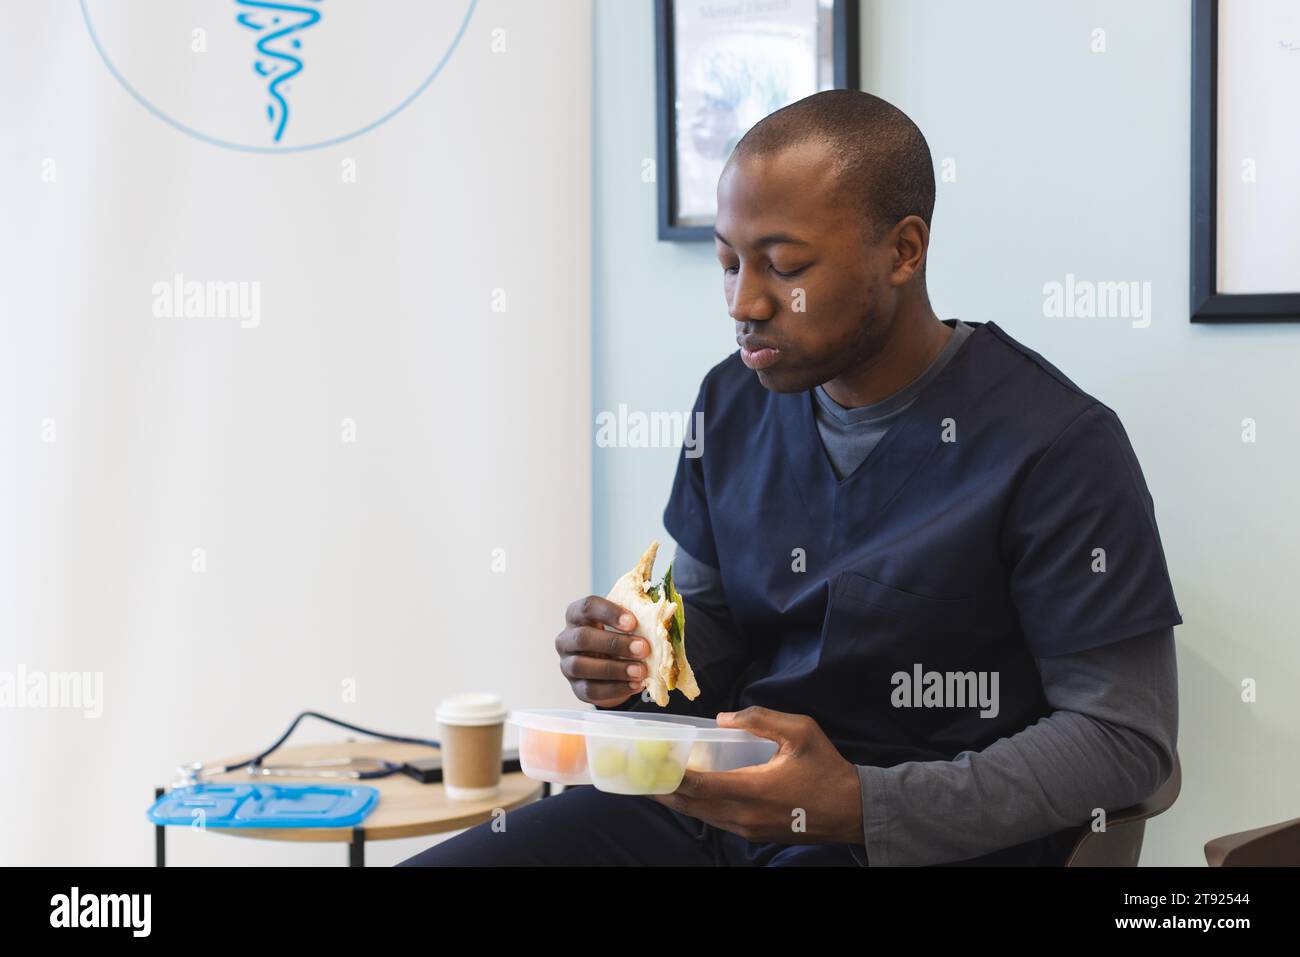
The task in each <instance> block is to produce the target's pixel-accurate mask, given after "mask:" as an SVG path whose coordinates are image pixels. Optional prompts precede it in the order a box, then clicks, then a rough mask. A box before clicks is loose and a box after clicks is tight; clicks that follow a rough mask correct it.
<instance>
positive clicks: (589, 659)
mask: <svg viewBox="0 0 1300 957" xmlns="http://www.w3.org/2000/svg"><path fill="white" fill-rule="evenodd" d="M564 622H565V625H566V627H565V629H564V631H562V632H560V633H559V634H558V635H556V636H555V650H556V651H557V652H559V654H560V671H561V672H562V673H563V675H564V677H566V678H568V679H569V684H570V686H571V687H572V688H573V693H574V694H575V695H577V696H578V700H580V701H588V702H590V703H591V704H594V705H595V706H596V707H598V708H613V707H615V706H617V705H620V704H622V703H623V702H624V701H626V700H627V699H628V698H630V697H632V695H633V694H635V693H636V692H638V691H640V690H641V688H642V686H643V685H644V684H645V677H646V664H645V660H644V659H645V657H646V656H647V655H649V654H650V643H649V642H647V641H646V640H645V639H644V638H640V637H637V636H635V635H628V634H620V632H630V631H632V630H633V629H634V628H636V618H635V617H634V616H633V615H632V613H631V612H630V611H628V610H627V609H626V608H623V607H622V606H620V605H616V604H614V603H613V602H612V601H606V600H605V599H604V598H599V597H597V596H595V595H588V596H587V597H586V598H579V599H578V600H577V601H575V602H574V603H573V604H571V605H570V606H569V607H568V608H567V609H566V610H565V612H564Z"/></svg>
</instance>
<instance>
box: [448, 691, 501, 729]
mask: <svg viewBox="0 0 1300 957" xmlns="http://www.w3.org/2000/svg"><path fill="white" fill-rule="evenodd" d="M437 717H438V720H439V721H441V722H442V723H443V724H459V725H478V724H499V723H501V722H502V721H504V720H505V718H506V707H505V704H504V703H502V701H501V698H500V697H499V696H498V695H494V694H479V693H475V694H459V695H454V696H453V697H450V698H446V699H444V700H443V702H442V704H440V705H438V712H437Z"/></svg>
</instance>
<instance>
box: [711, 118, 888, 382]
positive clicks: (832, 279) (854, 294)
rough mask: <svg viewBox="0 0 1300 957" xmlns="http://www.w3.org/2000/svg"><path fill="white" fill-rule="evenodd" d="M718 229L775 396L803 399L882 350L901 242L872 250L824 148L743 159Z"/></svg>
mask: <svg viewBox="0 0 1300 957" xmlns="http://www.w3.org/2000/svg"><path fill="white" fill-rule="evenodd" d="M716 230H717V238H715V240H714V243H715V246H716V250H717V255H718V261H719V262H720V263H721V264H722V268H723V289H724V291H725V293H726V298H727V311H728V312H729V313H730V315H731V318H732V319H734V320H735V321H736V340H737V342H738V343H739V345H740V346H741V358H742V359H743V360H744V362H745V364H746V365H747V366H749V367H750V368H751V369H754V370H755V371H756V372H757V373H758V379H759V382H761V383H762V384H763V385H764V386H765V387H766V388H768V389H771V390H772V391H774V392H801V391H803V390H805V389H810V388H812V387H813V386H815V385H820V384H822V383H824V382H829V381H830V380H832V379H835V378H837V377H838V376H840V375H841V374H843V373H844V372H846V371H848V370H852V369H856V368H859V367H861V366H862V365H863V364H864V363H865V362H867V361H869V360H870V359H871V358H872V356H874V355H875V354H876V353H877V352H878V351H879V348H880V342H881V341H882V339H883V338H884V337H885V335H886V334H887V332H888V326H889V323H890V321H891V317H892V314H893V302H894V297H895V294H896V290H895V288H894V287H893V286H891V285H890V283H889V282H888V281H887V280H888V277H889V275H890V273H891V271H892V268H893V262H892V260H893V255H892V249H891V246H890V235H891V234H886V236H885V237H884V239H882V240H881V242H880V243H878V244H876V245H874V246H868V245H867V244H866V238H865V235H864V234H865V232H866V230H865V229H864V226H863V222H862V220H861V213H860V212H859V211H858V209H857V208H856V206H855V205H853V204H849V203H846V202H844V201H843V199H842V198H841V197H840V196H839V194H838V193H837V191H836V189H835V176H834V173H833V170H832V163H831V156H830V153H829V152H828V150H827V149H826V147H825V146H824V145H823V144H821V143H818V142H809V143H804V144H801V145H799V146H797V147H794V148H791V149H787V150H783V151H780V152H778V153H774V154H770V155H767V156H759V157H743V158H733V159H732V161H731V162H730V163H729V164H728V166H727V167H726V169H725V170H723V173H722V176H721V178H720V179H719V180H718V217H717V224H716Z"/></svg>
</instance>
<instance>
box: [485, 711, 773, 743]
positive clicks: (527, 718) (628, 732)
mask: <svg viewBox="0 0 1300 957" xmlns="http://www.w3.org/2000/svg"><path fill="white" fill-rule="evenodd" d="M506 720H507V721H509V722H510V723H511V724H513V725H515V726H516V727H520V728H531V729H534V730H537V731H552V732H558V733H560V734H581V735H597V736H600V737H614V738H657V739H660V740H677V739H682V740H694V741H703V742H706V743H710V744H724V743H733V744H746V743H749V742H752V741H766V740H767V739H766V738H760V737H758V736H757V735H754V734H751V733H750V732H748V731H746V730H744V729H743V728H720V727H718V722H717V721H716V720H714V719H713V718H697V717H694V716H691V715H682V714H653V713H649V712H643V711H602V710H597V709H591V710H581V709H577V708H535V709H525V710H518V711H511V712H510V715H509V717H508V718H507V719H506Z"/></svg>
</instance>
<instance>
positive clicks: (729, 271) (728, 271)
mask: <svg viewBox="0 0 1300 957" xmlns="http://www.w3.org/2000/svg"><path fill="white" fill-rule="evenodd" d="M739 268H740V267H739V266H728V265H726V264H725V263H724V264H723V266H722V271H723V272H725V273H726V274H727V275H731V274H732V273H734V272H736V271H737V270H738V269H739Z"/></svg>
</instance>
